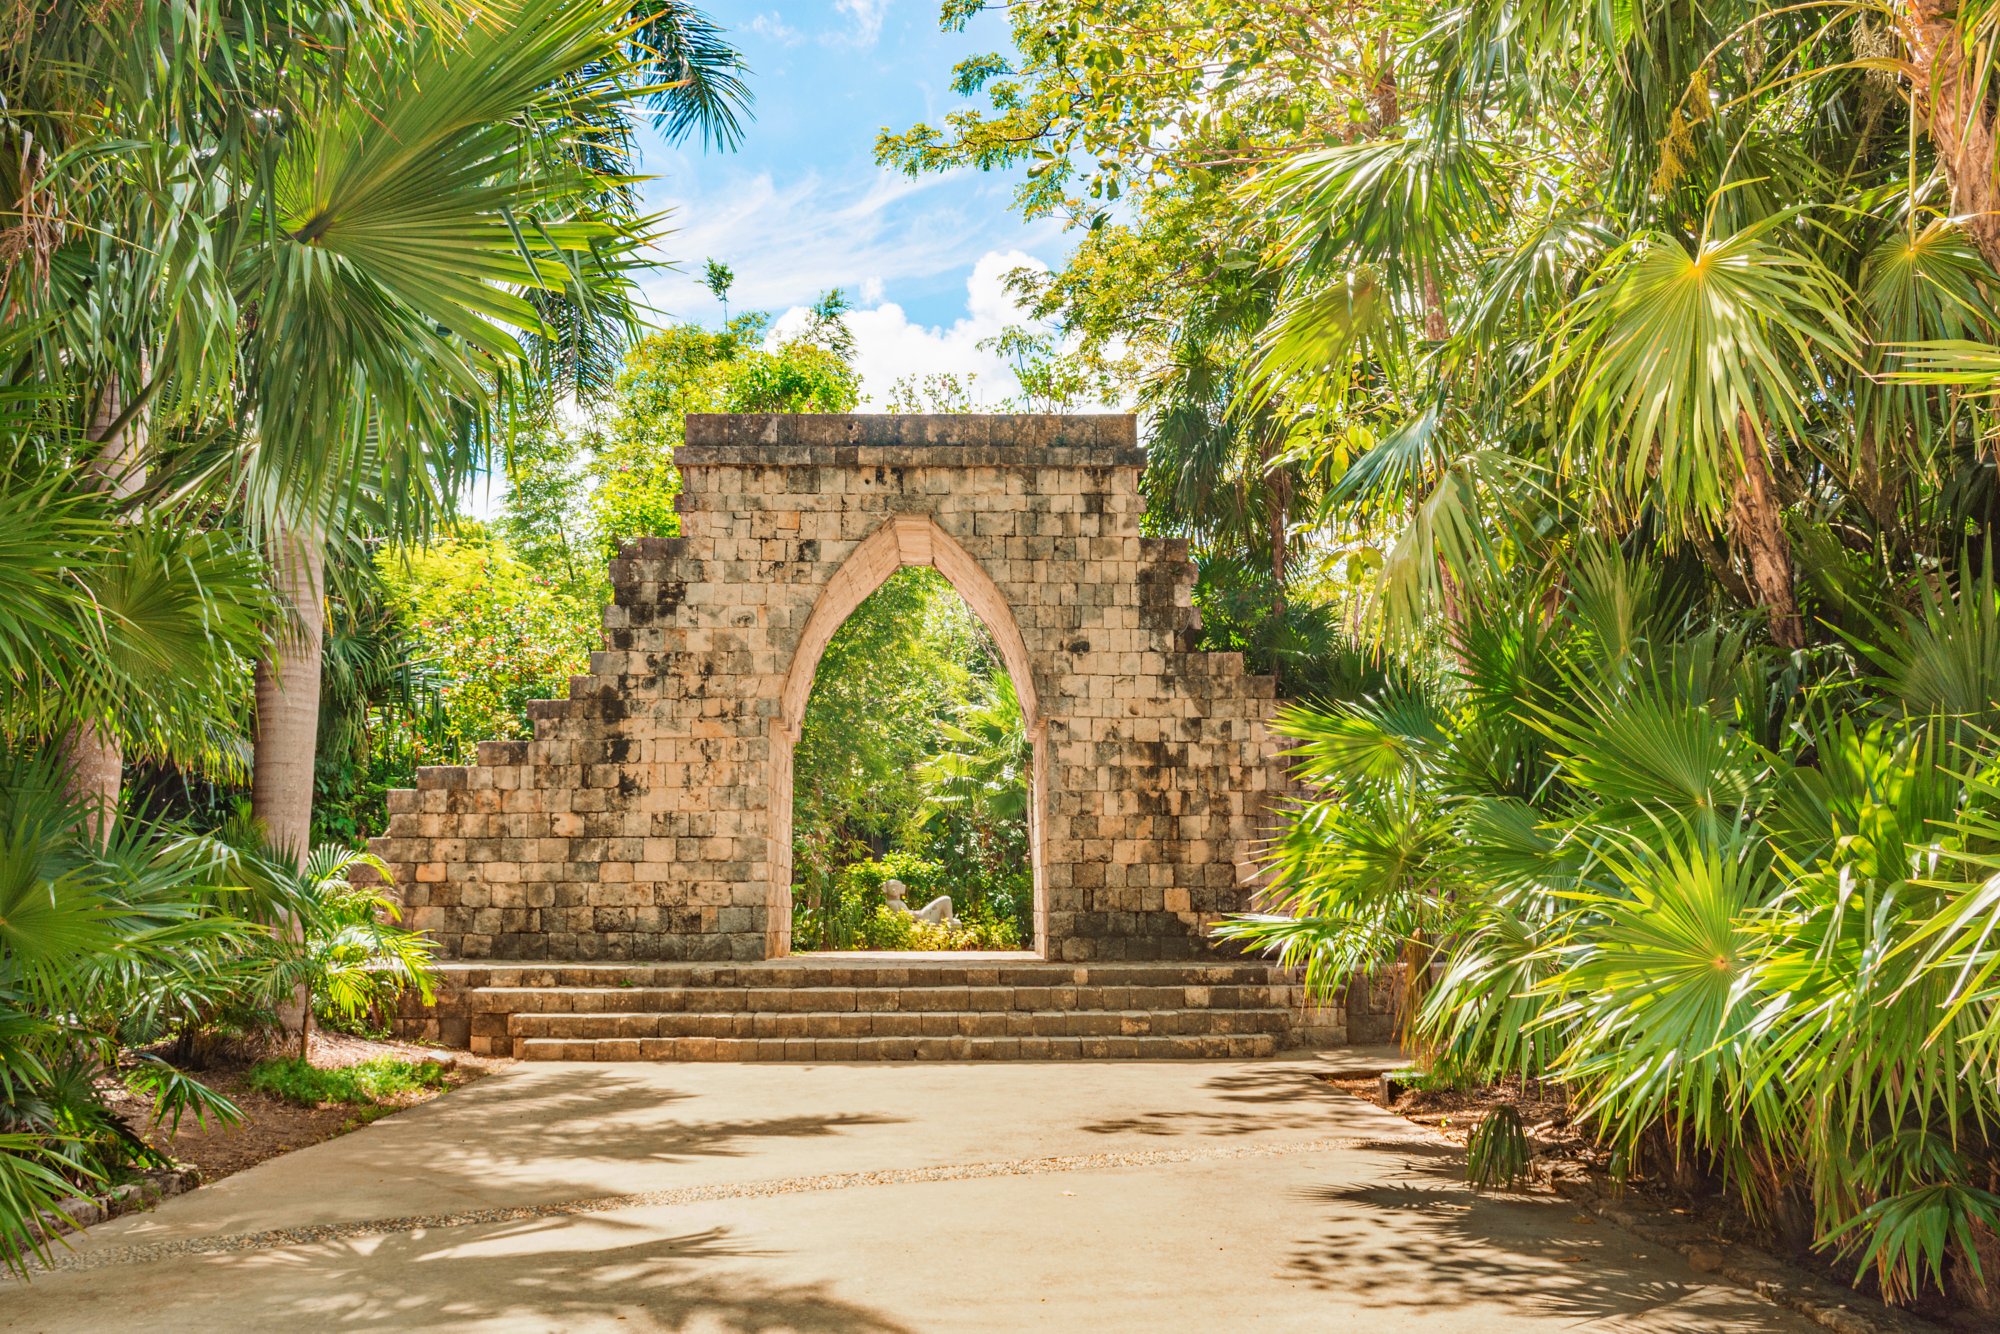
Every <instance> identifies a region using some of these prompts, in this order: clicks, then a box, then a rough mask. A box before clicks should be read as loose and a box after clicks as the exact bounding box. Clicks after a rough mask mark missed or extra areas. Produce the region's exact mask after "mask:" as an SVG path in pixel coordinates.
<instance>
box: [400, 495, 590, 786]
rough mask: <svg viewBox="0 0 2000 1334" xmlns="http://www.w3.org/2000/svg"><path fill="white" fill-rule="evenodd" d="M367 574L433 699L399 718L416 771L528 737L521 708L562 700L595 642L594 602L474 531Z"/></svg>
mask: <svg viewBox="0 0 2000 1334" xmlns="http://www.w3.org/2000/svg"><path fill="white" fill-rule="evenodd" d="M375 569H376V574H377V577H378V578H379V579H380V581H381V584H382V590H383V600H384V602H385V603H386V604H387V605H388V607H389V608H390V609H392V610H393V612H394V613H395V615H396V617H397V618H398V620H399V622H400V624H401V629H402V634H401V639H402V644H403V646H404V650H405V652H406V653H408V654H409V656H410V658H411V659H413V660H415V661H418V662H421V663H422V664H423V665H424V667H425V669H426V672H427V675H428V678H429V679H428V682H427V684H428V685H429V688H430V689H431V690H432V691H434V692H435V695H436V698H437V703H438V709H437V714H438V716H437V717H435V718H433V717H431V716H429V715H418V716H415V717H409V718H406V719H405V723H404V725H405V726H407V727H408V728H409V749H410V753H411V756H412V758H413V759H414V761H415V762H416V763H418V764H468V763H470V762H471V761H472V759H473V758H474V754H475V752H476V751H477V749H478V745H479V743H480V742H481V741H486V740H502V739H506V738H509V737H522V736H531V735H533V728H532V726H531V725H530V723H529V721H528V715H527V707H528V702H529V701H530V700H535V699H557V698H562V697H563V696H565V695H566V694H567V693H568V688H569V678H570V677H571V676H572V675H576V674H580V673H582V672H583V671H585V670H586V669H587V667H588V666H589V662H590V654H591V652H592V651H593V650H594V649H597V648H598V647H600V646H601V644H602V629H601V619H602V609H601V606H600V605H599V604H596V603H594V602H590V603H586V602H585V601H583V599H582V598H580V597H578V596H577V595H575V594H574V593H571V592H569V591H568V590H567V589H565V588H564V587H562V586H561V585H560V584H559V583H558V582H557V581H555V580H553V579H551V578H550V577H549V576H548V575H547V574H544V573H542V572H540V571H538V570H537V569H535V568H534V567H532V566H530V565H528V564H527V563H525V562H524V561H522V560H521V559H520V558H519V557H518V556H516V555H515V554H514V552H513V551H512V550H511V549H510V548H509V547H508V546H507V545H506V544H505V543H504V542H500V541H496V540H494V539H492V538H490V537H487V536H484V535H483V534H481V533H479V532H478V531H477V530H474V529H470V528H468V529H467V530H466V531H465V535H464V536H462V537H459V538H453V539H450V540H447V541H443V542H439V543H436V544H434V545H432V546H430V547H425V548H403V549H393V550H391V549H385V550H384V551H382V552H381V553H379V554H378V555H377V556H376V558H375ZM385 744H388V745H394V744H395V740H394V739H393V738H391V739H389V740H387V741H386V742H385Z"/></svg>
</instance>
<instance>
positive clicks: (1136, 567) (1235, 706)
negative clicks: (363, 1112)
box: [371, 415, 1282, 963]
mask: <svg viewBox="0 0 2000 1334" xmlns="http://www.w3.org/2000/svg"><path fill="white" fill-rule="evenodd" d="M675 463H676V464H677V466H678V467H679V469H680V471H681V475H682V478H683V492H682V496H681V499H680V523H681V535H680V536H679V537H675V538H645V539H642V540H640V541H638V542H634V543H632V544H630V545H628V546H627V547H626V548H625V549H624V550H623V551H622V552H621V553H620V555H619V558H618V559H617V560H615V561H613V562H612V565H611V579H612V584H613V587H614V589H615V590H616V597H615V601H614V602H613V604H612V605H611V606H610V607H609V608H607V609H606V611H605V615H604V628H605V647H604V649H603V651H601V652H598V653H595V654H593V655H591V662H590V674H589V675H587V676H580V677H576V678H574V679H573V680H572V681H571V684H570V691H569V698H568V699H565V700H551V701H542V702H539V703H537V704H536V705H534V706H532V712H533V716H534V728H535V735H534V738H533V739H532V740H525V741H489V742H485V743H483V744H482V745H481V746H480V747H479V760H478V763H477V764H474V765H470V766H466V767H437V768H425V769H421V770H419V771H418V776H417V787H416V788H415V789H414V790H409V791H399V792H393V793H391V794H390V797H389V811H390V819H389V832H388V835H387V836H386V837H384V838H381V839H378V840H375V842H374V843H373V844H372V845H371V846H372V849H373V851H375V852H376V853H377V854H378V855H379V856H381V857H382V858H383V860H384V861H386V862H387V863H389V865H390V866H391V868H392V869H393V873H394V883H395V885H396V886H397V888H398V892H399V893H400V894H401V895H402V896H403V899H404V901H405V904H406V907H407V910H408V912H407V921H408V924H410V925H412V926H415V927H418V928H421V929H422V930H424V931H426V932H428V933H430V934H431V936H432V937H434V938H435V939H436V940H437V942H438V943H439V945H440V947H441V952H442V953H443V955H444V956H445V957H447V958H453V959H459V960H521V961H536V960H575V961H609V960H631V961H688V962H692V961H739V962H741V961H753V960H762V959H775V958H778V957H781V956H783V955H785V954H787V953H788V952H789V950H790V946H791V888H792V810H791V804H792V754H793V747H794V746H795V745H796V744H797V742H798V738H799V728H800V723H801V720H802V718H803V716H804V712H805V704H806V698H807V694H808V692H809V691H810V689H811V687H812V681H813V672H814V669H815V667H816V666H817V665H818V662H819V657H820V654H821V652H822V651H823V650H824V649H825V647H826V645H827V641H828V640H829V639H830V638H831V637H832V635H833V633H834V631H835V630H836V629H838V628H839V626H840V625H841V623H842V622H843V621H845V620H846V618H847V617H848V615H849V614H850V613H851V612H853V610H854V609H855V608H856V607H857V606H858V605H859V604H860V603H861V601H862V599H863V598H865V597H867V596H868V594H869V593H871V592H873V591H874V590H875V589H876V588H877V587H879V586H880V585H881V584H882V582H883V581H884V580H885V579H887V578H888V577H889V576H890V575H891V574H892V573H894V572H895V571H896V570H897V569H898V568H899V567H901V566H904V565H928V566H932V567H935V568H936V569H937V570H938V571H939V572H940V573H941V574H943V575H944V577H945V578H946V579H948V580H949V581H950V582H951V583H952V585H953V586H954V587H955V588H956V589H957V590H958V592H959V593H960V594H962V595H963V596H964V598H965V600H966V602H967V603H968V604H969V605H970V606H971V609H972V610H973V612H974V613H975V614H976V615H978V617H979V618H980V620H981V621H982V622H984V624H985V625H986V627H987V629H988V630H989V631H990V632H991V633H992V637H993V641H994V643H995V645H997V647H998V649H999V652H1000V655H1001V657H1002V659H1003V660H1004V662H1005V665H1006V668H1007V671H1008V672H1009V674H1010V675H1011V676H1012V678H1013V680H1014V684H1015V686H1016V688H1017V690H1018V692H1019V695H1020V699H1021V706H1022V710H1023V712H1024V714H1025V715H1026V721H1027V724H1028V728H1029V735H1030V736H1031V738H1032V740H1033V748H1034V765H1033V778H1032V783H1031V800H1030V811H1029V819H1028V824H1029V841H1030V848H1031V855H1032V858H1033V867H1034V927H1035V940H1034V948H1035V949H1036V951H1037V952H1039V953H1040V954H1041V955H1042V957H1044V958H1046V959H1049V960H1058V961H1072V962H1077V963H1097V962H1116V961H1156V960H1159V961H1164V960H1192V959H1198V958H1200V957H1203V956H1204V955H1205V954H1206V953H1207V952H1208V949H1209V946H1208V945H1207V942H1206V940H1205V931H1206V928H1207V927H1208V925H1209V924H1210V923H1211V922H1212V921H1213V920H1214V919H1215V918H1216V917H1217V916H1218V915H1220V914H1222V913H1226V912H1231V911H1240V910H1242V909H1243V908H1244V907H1246V906H1247V904H1248V901H1249V897H1250V894H1251V893H1252V867H1251V864H1250V863H1251V859H1252V856H1253V854H1254V851H1255V849H1256V845H1257V842H1258V839H1259V837H1260V836H1261V835H1262V834H1263V833H1264V831H1265V827H1266V826H1267V825H1268V823H1269V819H1268V816H1269V807H1270V804H1271V801H1272V799H1273V797H1274V795H1275V789H1276V788H1277V787H1278V786H1279V785H1280V783H1281V782H1282V775H1281V769H1280V766H1279V764H1278V762H1277V760H1276V743H1275V742H1274V740H1273V738H1272V737H1271V736H1270V735H1269V734H1268V733H1267V731H1266V726H1265V725H1266V721H1267V720H1268V718H1269V717H1270V715H1271V713H1272V710H1273V708H1274V689H1273V683H1272V681H1271V680H1270V679H1269V678H1268V677H1262V676H1254V675H1249V674H1247V673H1246V672H1245V670H1244V665H1243V660H1242V657H1241V655H1239V654H1235V653H1204V652H1200V651H1198V650H1197V649H1196V647H1195V642H1196V638H1197V631H1198V629H1199V626H1200V620H1199V616H1198V614H1197V613H1196V612H1195V610H1194V609H1193V607H1192V605H1191V603H1190V599H1189V592H1190V588H1191V586H1192V583H1193V580H1194V568H1193V566H1192V565H1191V564H1190V563H1189V560H1188V553H1187V547H1186V544H1185V543H1184V542H1181V541H1177V540H1169V539H1161V538H1151V537H1146V536H1143V535H1142V532H1141V526H1140V516H1141V513H1142V511H1143V509H1144V500H1143V499H1142V497H1141V494H1140V490H1139V474H1140V469H1141V465H1142V455H1141V453H1140V451H1139V448H1138V443H1137V438H1136V428H1135V424H1134V420H1133V418H1131V417H1129V416H1111V415H1103V416H1047V415H1018V416H975V415H965V416H956V415H954V416H898V415H889V416H862V415H851V416H850V415H823V416H821V415H815V416H773V415H714V416H691V417H689V418H688V420H687V434H686V444H685V446H684V447H682V448H681V449H680V450H679V451H678V452H677V454H676V456H675Z"/></svg>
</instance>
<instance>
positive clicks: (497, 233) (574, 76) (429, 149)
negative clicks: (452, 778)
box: [238, 0, 741, 856]
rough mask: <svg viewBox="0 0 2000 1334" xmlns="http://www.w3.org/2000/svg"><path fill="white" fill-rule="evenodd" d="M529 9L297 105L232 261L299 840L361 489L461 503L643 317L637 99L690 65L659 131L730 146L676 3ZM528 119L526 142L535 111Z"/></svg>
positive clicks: (411, 507) (266, 749)
mask: <svg viewBox="0 0 2000 1334" xmlns="http://www.w3.org/2000/svg"><path fill="white" fill-rule="evenodd" d="M644 19H645V23H644V24H642V25H641V26H640V27H637V28H635V27H633V26H632V19H631V15H630V14H629V13H628V7H627V6H624V5H618V4H605V3H601V2H599V3H579V0H523V3H522V4H521V5H520V6H519V7H518V8H517V9H516V10H515V11H514V12H512V13H510V14H509V15H508V16H507V20H506V21H505V22H499V21H495V20H484V19H483V20H477V21H472V22H469V23H466V24H464V25H462V26H461V27H460V28H458V29H456V30H439V29H437V28H426V29H425V30H424V31H422V32H421V33H420V34H418V35H417V36H416V38H415V39H414V40H405V39H403V38H402V37H401V36H400V35H398V36H397V37H396V38H394V39H393V40H386V41H385V42H384V47H383V50H382V51H380V52H379V53H377V55H376V57H375V58H371V59H370V60H369V61H367V62H366V69H365V71H362V72H359V73H351V74H350V76H349V77H348V78H347V79H345V80H343V81H342V82H341V83H340V84H339V85H338V86H336V87H333V88H330V89H328V90H326V91H325V92H324V93H322V94H321V95H319V96H318V97H317V98H316V99H314V100H313V101H312V102H311V103H310V104H309V105H308V106H307V107H306V108H305V111H304V114H303V116H302V124H301V127H300V129H299V131H298V132H297V133H296V134H295V135H294V136H293V137H292V138H291V139H290V140H289V141H288V143H287V146H286V147H287V151H286V153H285V154H284V155H283V156H282V157H281V158H280V160H279V162H278V165H277V169H276V173H275V181H276V186H275V189H274V191H273V195H272V199H271V203H270V206H269V209H268V211H266V212H264V213H262V214H260V215H258V217H257V218H256V219H255V220H254V224H253V226H252V228H251V231H252V232H253V233H254V234H255V235H257V236H258V237H260V238H262V239H260V240H259V241H258V242H256V243H255V244H252V245H249V246H247V247H246V248H245V252H244V255H243V258H242V259H241V260H240V261H239V273H240V274H241V275H242V276H241V278H240V279H239V283H238V289H239V299H240V300H241V301H242V303H243V304H244V305H245V306H246V307H249V306H254V307H255V308H256V309H257V311H258V312H259V317H258V329H257V337H256V339H255V341H254V343H253V345H252V347H251V348H250V349H249V355H248V360H249V362H250V364H251V371H250V379H249V383H250V397H251V400H252V412H253V414H254V415H253V422H254V431H255V450H254V454H253V456H252V458H251V461H250V464H249V466H248V467H247V468H246V469H245V477H246V486H247V490H248V494H249V495H250V497H251V500H252V503H253V504H254V505H256V506H257V507H258V511H259V517H260V520H261V523H262V526H263V528H264V531H265V533H266V545H267V549H268V551H269V553H270V557H271V561H272V568H273V570H274V573H275V576H276V580H277V584H278V591H279V594H280V597H281V599H282V600H283V602H284V603H285V604H287V606H288V608H289V613H290V614H289V618H288V620H287V622H286V623H285V625H284V626H283V627H282V628H281V629H280V631H279V632H278V633H277V634H276V635H275V636H274V639H273V644H272V652H271V654H270V655H269V656H268V657H267V658H266V659H265V660H264V661H262V662H261V663H260V664H259V667H258V672H257V718H258V722H257V736H256V763H255V778H254V786H253V802H254V803H255V806H256V809H257V814H258V816H259V818H260V819H261V820H263V822H264V824H265V827H266V829H267V831H268V833H269V837H270V838H271V841H272V843H273V844H274V846H277V847H281V848H289V849H291V850H292V851H293V852H294V854H295V855H300V856H303V855H304V851H305V848H306V843H307V839H308V834H309V829H310V821H311V802H312V765H313V755H314V746H313V737H314V733H315V729H316V727H317V723H318V716H319V699H318V696H319V675H318V664H319V654H320V644H321V624H322V609H321V604H322V602H323V599H324V596H325V573H324V551H325V543H326V539H327V536H328V534H329V533H330V532H331V531H333V530H335V529H336V528H339V527H341V526H342V525H343V524H345V523H347V522H349V521H350V519H351V517H352V516H354V515H355V514H356V513H357V510H356V503H357V500H358V499H359V498H360V497H364V496H365V497H369V498H370V500H371V504H372V506H373V508H374V510H375V512H376V514H377V515H378V516H379V518H380V520H381V521H382V522H383V523H385V524H386V525H387V527H388V529H389V530H391V531H397V532H404V533H413V532H414V533H420V532H422V531H424V530H425V529H426V528H427V527H428V526H429V525H430V524H431V523H432V522H433V521H434V520H435V519H436V517H437V516H439V515H441V514H444V513H448V512H449V511H450V508H451V506H452V504H453V501H454V499H455V497H456V495H457V493H458V492H459V491H460V490H461V489H462V487H463V485H464V483H465V482H466V481H467V480H468V479H469V478H470V477H471V476H472V475H473V474H474V473H475V471H476V470H477V469H478V468H479V467H481V466H483V464H484V462H485V461H486V460H487V459H488V458H489V456H490V445H491V442H492V441H493V440H494V439H495V438H496V437H497V435H498V434H499V433H500V432H502V431H504V429H505V421H506V420H507V418H508V416H509V415H510V414H511V413H514V412H516V411H520V410H522V409H524V408H526V407H529V406H531V405H532V404H534V403H535V402H536V401H537V400H538V398H540V397H545V396H547V395H549V394H552V393H554V392H559V391H560V390H561V389H562V388H563V387H564V385H566V384H567V385H570V386H581V387H585V388H588V387H589V385H590V384H591V383H593V382H594V380H595V379H597V378H599V377H597V376H596V373H595V372H594V371H592V370H591V369H590V368H589V366H588V364H587V363H588V361H589V359H590V357H592V356H595V357H602V356H603V355H604V354H605V351H606V349H608V348H615V346H616V345H617V339H618V336H619V334H620V331H624V330H629V329H630V328H631V327H632V326H633V324H634V318H633V315H632V313H631V299H632V287H631V271H632V268H633V267H634V265H635V263H636V262H637V261H636V259H635V258H634V256H635V253H636V251H637V249H638V248H639V247H640V246H641V245H642V244H644V242H645V241H646V239H647V237H648V235H649V224H648V222H647V221H646V220H642V219H639V218H636V217H635V216H634V215H633V213H632V210H631V207H630V202H631V201H630V200H629V198H628V197H627V191H626V189H625V186H624V184H623V179H624V177H625V176H626V175H627V174H628V173H627V172H626V171H625V169H624V167H623V161H622V157H623V144H624V136H625V134H626V132H627V131H626V128H625V126H626V121H625V110H626V108H628V107H629V106H630V105H631V104H632V103H633V102H634V101H635V100H636V99H637V98H639V97H640V96H642V95H643V85H642V80H643V78H644V77H645V76H646V75H648V74H649V73H651V72H652V71H654V70H657V69H661V68H663V67H664V68H667V69H671V70H672V71H674V72H675V73H676V74H677V82H676V86H675V88H674V90H673V91H672V93H671V94H670V95H669V97H668V99H667V102H666V110H665V112H664V115H665V117H666V123H667V125H668V126H669V127H670V128H673V129H676V130H677V131H679V132H685V131H686V130H687V129H688V128H691V127H700V128H703V129H704V131H705V132H710V133H714V134H716V135H718V136H721V137H725V138H726V137H728V136H729V135H731V134H733V133H734V119H733V115H734V107H735V105H736V103H737V101H738V100H739V99H740V96H741V93H740V87H739V86H738V85H737V84H735V83H734V81H733V75H731V74H730V73H729V71H730V70H732V69H733V68H734V67H735V64H736V60H735V57H734V54H733V53H731V52H729V51H728V49H727V48H726V47H725V46H723V45H721V44H720V42H719V40H717V39H716V38H715V37H714V34H713V32H712V29H710V28H709V27H708V26H707V25H706V20H703V19H702V18H701V16H700V15H699V14H697V13H695V12H694V11H692V10H689V9H687V8H685V7H683V6H669V7H665V8H663V9H660V10H658V11H652V10H647V11H646V12H645V14H644ZM523 126H526V127H528V132H527V133H523V132H522V127H523Z"/></svg>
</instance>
